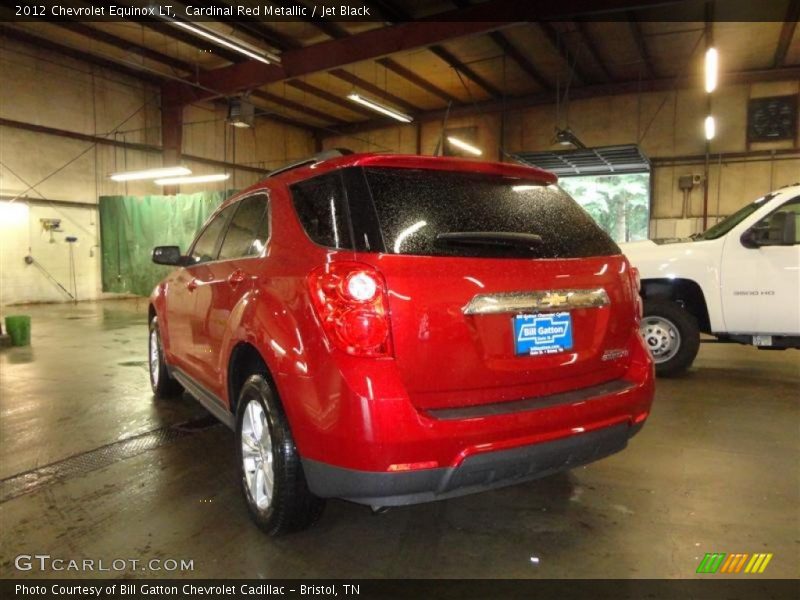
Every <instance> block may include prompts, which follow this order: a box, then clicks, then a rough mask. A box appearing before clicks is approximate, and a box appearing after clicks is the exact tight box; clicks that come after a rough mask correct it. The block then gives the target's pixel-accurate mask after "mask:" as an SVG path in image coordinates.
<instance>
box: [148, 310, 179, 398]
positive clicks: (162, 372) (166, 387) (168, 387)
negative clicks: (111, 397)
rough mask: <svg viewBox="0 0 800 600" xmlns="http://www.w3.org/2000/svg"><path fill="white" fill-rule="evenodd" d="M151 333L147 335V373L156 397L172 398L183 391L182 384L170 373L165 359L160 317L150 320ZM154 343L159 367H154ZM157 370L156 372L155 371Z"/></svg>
mask: <svg viewBox="0 0 800 600" xmlns="http://www.w3.org/2000/svg"><path fill="white" fill-rule="evenodd" d="M149 332H150V334H149V335H148V336H147V340H148V342H147V373H148V374H149V376H150V387H151V388H152V390H153V395H154V396H155V397H156V398H172V397H174V396H179V395H180V394H181V393H182V392H183V388H182V387H181V384H180V383H178V382H177V381H175V379H173V378H172V376H171V375H170V374H169V369H167V362H166V361H165V360H164V347H163V345H162V344H161V331H160V330H159V328H158V317H153V318H152V320H151V321H150V330H149ZM153 343H155V344H156V349H157V350H156V351H157V358H158V368H157V369H154V368H153V358H154V357H153ZM154 371H156V372H154Z"/></svg>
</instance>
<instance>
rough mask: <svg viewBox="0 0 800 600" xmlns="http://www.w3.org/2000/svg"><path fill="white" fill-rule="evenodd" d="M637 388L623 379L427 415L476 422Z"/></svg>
mask: <svg viewBox="0 0 800 600" xmlns="http://www.w3.org/2000/svg"><path fill="white" fill-rule="evenodd" d="M635 387H636V384H635V383H632V382H630V381H627V380H625V379H615V380H613V381H607V382H605V383H601V384H598V385H593V386H591V387H587V388H582V389H580V390H570V391H568V392H560V393H558V394H550V395H549V396H536V397H533V398H523V399H521V400H511V401H510V402H495V403H493V404H478V405H476V406H462V407H459V408H433V409H429V410H427V411H426V412H427V413H428V414H429V415H430V416H431V417H433V418H434V419H439V420H440V421H454V420H456V419H479V418H482V417H495V416H498V415H507V414H510V413H516V412H522V411H526V410H531V411H533V410H541V409H543V408H550V407H553V406H558V405H560V404H574V403H576V402H590V401H592V400H595V399H597V398H599V397H603V396H609V395H611V394H622V393H624V392H627V391H629V390H632V389H633V388H635Z"/></svg>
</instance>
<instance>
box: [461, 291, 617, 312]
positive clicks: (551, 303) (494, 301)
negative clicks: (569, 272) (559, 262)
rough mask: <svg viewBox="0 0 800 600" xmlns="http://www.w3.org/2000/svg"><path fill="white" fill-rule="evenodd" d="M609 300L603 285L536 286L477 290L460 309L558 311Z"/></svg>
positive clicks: (592, 306) (475, 310)
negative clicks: (585, 287) (523, 289)
mask: <svg viewBox="0 0 800 600" xmlns="http://www.w3.org/2000/svg"><path fill="white" fill-rule="evenodd" d="M610 303H611V301H610V300H609V298H608V294H607V293H606V291H605V290H604V289H603V288H595V289H589V290H581V289H574V290H573V289H567V290H538V291H531V292H500V293H497V294H478V295H477V296H475V297H474V298H472V300H470V301H469V303H468V304H467V305H466V306H465V307H464V308H462V309H461V310H462V311H463V313H464V314H465V315H492V314H501V313H517V314H520V313H526V312H536V311H547V312H557V311H560V310H572V309H576V308H600V307H603V306H608V305H609V304H610Z"/></svg>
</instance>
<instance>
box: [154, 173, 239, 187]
mask: <svg viewBox="0 0 800 600" xmlns="http://www.w3.org/2000/svg"><path fill="white" fill-rule="evenodd" d="M226 179H230V173H214V174H213V175H193V176H191V177H166V178H164V179H156V180H155V182H154V183H155V184H156V185H182V184H185V183H210V182H212V181H225V180H226Z"/></svg>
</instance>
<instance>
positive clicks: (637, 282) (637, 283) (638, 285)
mask: <svg viewBox="0 0 800 600" xmlns="http://www.w3.org/2000/svg"><path fill="white" fill-rule="evenodd" d="M631 283H632V285H633V301H634V303H635V304H636V318H637V321H641V320H642V316H643V315H644V304H642V294H641V292H642V278H641V276H640V275H639V269H637V268H636V267H631Z"/></svg>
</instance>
